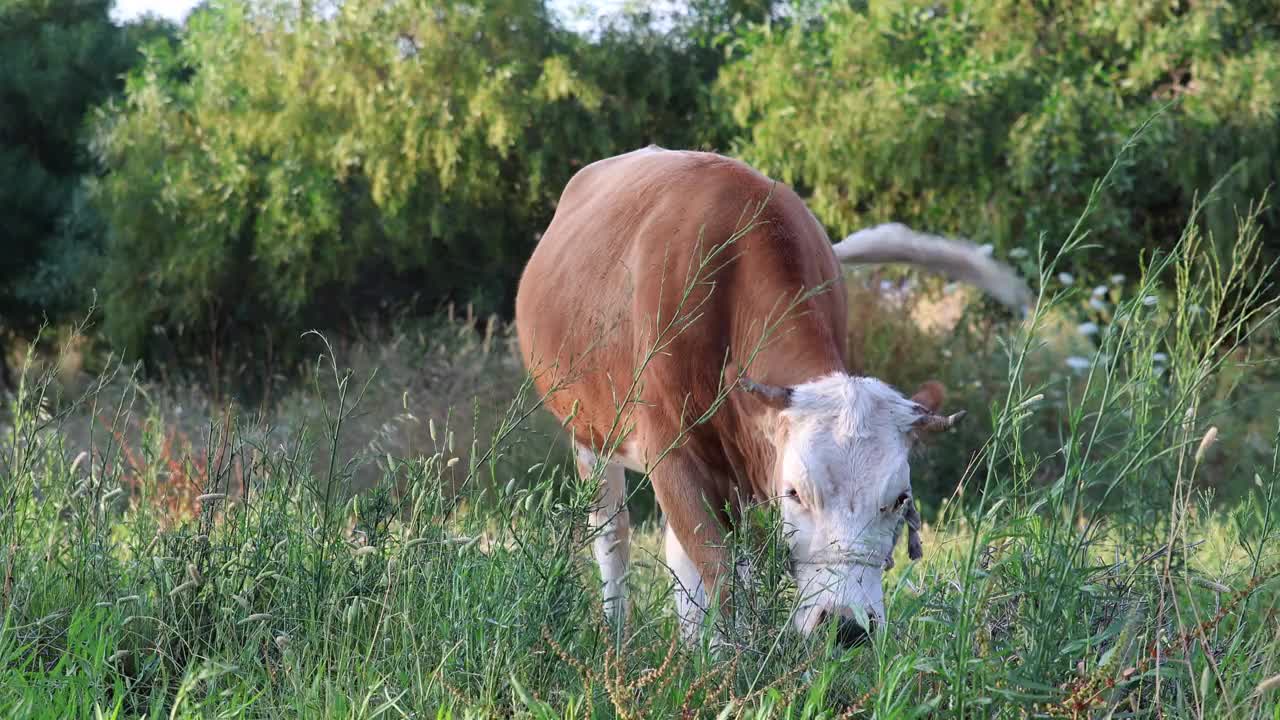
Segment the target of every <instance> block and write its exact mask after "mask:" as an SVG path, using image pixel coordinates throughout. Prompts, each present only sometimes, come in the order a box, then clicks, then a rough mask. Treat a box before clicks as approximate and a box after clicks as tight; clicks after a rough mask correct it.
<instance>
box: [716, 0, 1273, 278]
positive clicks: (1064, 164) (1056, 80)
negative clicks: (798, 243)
mask: <svg viewBox="0 0 1280 720" xmlns="http://www.w3.org/2000/svg"><path fill="white" fill-rule="evenodd" d="M819 7H820V12H816V13H811V14H809V15H806V18H807V20H806V21H805V22H799V23H795V24H793V25H791V26H790V27H788V28H785V29H779V28H776V27H772V26H769V25H763V26H759V27H757V28H756V29H755V30H754V31H753V32H752V33H750V34H748V35H747V36H746V37H744V38H743V39H742V40H741V41H740V46H739V48H738V50H737V58H738V59H737V60H736V61H735V62H733V63H732V64H731V65H729V66H727V67H726V68H725V69H724V71H723V72H722V73H721V75H720V78H719V81H718V88H717V92H718V98H719V101H720V103H721V105H722V107H724V108H725V110H726V112H730V113H731V114H732V116H733V118H734V121H735V122H736V124H737V126H738V127H740V128H742V133H743V135H742V138H741V141H740V143H739V144H738V145H737V152H739V153H740V154H741V155H742V156H743V157H744V158H745V159H747V160H749V161H752V162H754V163H758V164H759V165H760V166H761V167H762V168H763V169H764V170H765V171H766V172H770V173H773V174H775V176H777V177H779V178H780V179H782V180H784V181H786V182H789V183H794V184H796V185H798V186H800V187H801V188H803V189H805V190H807V191H808V193H809V195H810V198H811V201H812V207H813V209H814V211H815V213H816V214H817V216H818V217H819V218H821V219H822V221H823V222H825V223H826V224H827V225H828V227H832V228H836V229H838V231H841V232H840V233H839V234H843V232H847V231H850V230H854V229H857V228H859V227H862V226H865V225H867V224H869V223H873V222H880V221H886V220H899V221H903V222H908V223H913V224H916V225H920V226H923V227H926V228H931V229H935V230H937V231H940V232H946V233H959V234H963V235H967V236H969V237H972V238H974V239H975V240H976V241H977V242H991V243H993V244H994V245H995V246H996V248H997V249H998V250H1001V251H1008V250H1012V249H1015V248H1021V249H1024V250H1032V251H1034V250H1035V248H1036V244H1037V241H1038V240H1039V239H1040V238H1041V237H1042V236H1043V238H1044V240H1045V241H1046V244H1047V248H1048V249H1049V250H1050V251H1051V252H1052V251H1055V250H1056V249H1057V248H1060V247H1061V246H1062V244H1063V242H1064V241H1065V239H1066V238H1067V236H1068V235H1069V233H1070V231H1071V229H1072V226H1073V224H1074V222H1075V219H1076V210H1077V209H1078V208H1079V207H1081V206H1082V204H1083V202H1084V199H1085V198H1086V197H1087V196H1088V195H1089V193H1090V189H1091V187H1092V185H1093V183H1094V182H1095V181H1096V180H1098V179H1099V178H1101V177H1102V175H1103V174H1104V173H1105V172H1106V171H1107V169H1108V166H1109V165H1110V163H1111V160H1112V158H1113V157H1115V156H1116V154H1117V152H1118V150H1119V149H1120V147H1121V146H1122V145H1123V144H1124V142H1125V141H1126V139H1127V138H1128V137H1129V136H1130V134H1131V133H1132V132H1133V131H1134V130H1135V129H1137V128H1138V127H1139V126H1140V125H1142V124H1143V123H1145V122H1146V121H1147V120H1148V119H1149V118H1151V117H1152V116H1153V115H1156V117H1155V119H1154V120H1153V121H1152V123H1151V126H1150V127H1149V128H1148V130H1147V132H1145V133H1144V134H1143V136H1142V137H1141V139H1140V140H1139V145H1138V147H1137V149H1136V150H1135V152H1134V153H1133V154H1132V155H1131V156H1129V157H1128V158H1126V162H1125V164H1124V165H1123V166H1122V167H1121V168H1119V169H1118V170H1117V172H1116V173H1114V175H1113V177H1112V186H1111V188H1109V189H1108V191H1107V192H1106V193H1104V194H1103V195H1102V196H1101V197H1100V199H1099V207H1098V208H1097V210H1096V214H1095V217H1094V218H1093V219H1092V221H1091V226H1092V228H1093V235H1092V237H1091V241H1092V242H1095V243H1097V244H1098V245H1099V246H1100V248H1101V251H1100V252H1097V253H1091V254H1090V255H1089V262H1090V264H1089V265H1088V266H1084V265H1082V266H1080V267H1072V268H1068V267H1064V268H1062V269H1064V270H1067V269H1071V270H1075V271H1077V272H1084V273H1089V274H1095V275H1101V276H1103V277H1105V276H1106V275H1109V274H1110V273H1112V272H1117V271H1119V272H1128V273H1130V275H1131V276H1132V275H1136V270H1137V267H1138V263H1139V258H1140V256H1141V255H1142V254H1143V252H1144V251H1151V250H1154V249H1156V248H1159V247H1167V246H1168V244H1169V243H1170V242H1171V241H1172V240H1173V239H1174V238H1176V237H1177V235H1178V230H1179V228H1180V223H1181V218H1184V217H1186V215H1187V213H1188V212H1189V211H1190V208H1191V205H1192V200H1193V197H1194V196H1195V194H1196V193H1197V192H1201V193H1203V192H1204V191H1205V190H1207V188H1209V187H1210V186H1211V185H1213V184H1214V183H1215V182H1216V181H1217V180H1218V179H1219V178H1220V177H1221V176H1222V175H1224V174H1226V173H1227V172H1228V171H1229V170H1231V169H1232V168H1233V166H1234V165H1235V164H1236V163H1237V162H1239V163H1241V167H1240V168H1238V172H1237V173H1236V174H1234V175H1233V176H1232V178H1231V179H1230V180H1229V181H1228V182H1227V183H1226V184H1224V185H1223V187H1222V188H1221V201H1220V202H1218V203H1214V204H1211V205H1210V206H1209V207H1208V208H1207V209H1206V213H1205V218H1206V219H1207V221H1208V227H1209V228H1210V229H1211V230H1213V231H1214V233H1215V234H1216V235H1217V236H1218V237H1220V238H1227V237H1230V234H1231V231H1232V230H1233V229H1234V222H1235V221H1234V215H1233V212H1234V211H1235V210H1243V209H1244V206H1245V205H1247V204H1248V203H1249V202H1250V201H1252V200H1253V199H1255V198H1256V197H1258V196H1259V195H1260V193H1261V192H1262V191H1263V190H1264V189H1265V188H1266V186H1267V185H1268V184H1269V183H1270V182H1272V180H1274V176H1275V169H1276V168H1277V167H1280V36H1278V35H1277V26H1276V25H1275V22H1274V20H1275V17H1276V16H1275V12H1276V10H1275V5H1274V3H1270V2H1257V3H1218V2H1205V3H1183V2H1175V3H1154V2H1138V3H1134V2H1112V1H1110V0H1096V1H1094V2H1086V3H1070V4H1065V5H1064V4H1061V3H1049V4H1045V3H1025V2H1020V1H1016V0H999V1H997V2H963V1H962V2H950V3H936V2H931V1H929V0H912V1H911V2H905V3H882V2H872V3H822V4H820V6H819ZM1173 100H1176V102H1175V103H1174V104H1173V105H1172V106H1170V107H1168V109H1167V110H1165V112H1163V113H1160V112H1159V111H1160V110H1161V109H1163V108H1165V107H1166V105H1167V104H1168V103H1170V102H1171V101H1173ZM1266 220H1267V223H1266V225H1267V227H1268V228H1269V233H1272V234H1274V232H1275V228H1276V227H1277V222H1276V220H1277V216H1276V214H1275V213H1274V212H1272V213H1271V214H1269V215H1268V216H1267V218H1266ZM833 234H835V233H833ZM1268 242H1269V243H1270V244H1271V248H1272V249H1273V250H1275V249H1280V244H1277V242H1276V241H1275V240H1273V239H1270V237H1269V239H1268ZM1082 260H1083V258H1082V257H1076V258H1073V259H1072V262H1073V263H1077V262H1081V261H1082Z"/></svg>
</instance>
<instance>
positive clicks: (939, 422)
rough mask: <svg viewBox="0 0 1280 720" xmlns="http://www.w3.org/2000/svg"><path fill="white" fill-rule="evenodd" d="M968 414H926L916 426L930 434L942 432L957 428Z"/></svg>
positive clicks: (962, 412) (964, 412) (916, 422)
mask: <svg viewBox="0 0 1280 720" xmlns="http://www.w3.org/2000/svg"><path fill="white" fill-rule="evenodd" d="M967 414H968V413H967V412H966V411H964V410H961V411H959V412H957V413H954V414H951V415H934V414H933V413H925V414H924V415H921V416H920V417H919V418H917V419H916V421H915V426H916V427H917V428H920V429H921V430H928V431H929V432H942V431H944V430H950V429H951V428H953V427H955V426H956V424H957V423H959V422H960V421H961V420H963V419H964V416H965V415H967Z"/></svg>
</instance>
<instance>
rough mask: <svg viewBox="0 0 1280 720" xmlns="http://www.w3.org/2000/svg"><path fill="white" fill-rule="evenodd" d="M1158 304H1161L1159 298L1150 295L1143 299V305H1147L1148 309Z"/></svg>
mask: <svg viewBox="0 0 1280 720" xmlns="http://www.w3.org/2000/svg"><path fill="white" fill-rule="evenodd" d="M1157 302H1159V298H1157V297H1156V296H1155V295H1148V296H1146V297H1144V298H1142V304H1143V305H1146V306H1147V307H1151V306H1152V305H1155V304H1156V303H1157Z"/></svg>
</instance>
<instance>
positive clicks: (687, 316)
mask: <svg viewBox="0 0 1280 720" xmlns="http://www.w3.org/2000/svg"><path fill="white" fill-rule="evenodd" d="M840 261H845V262H877V263H884V262H909V263H914V264H917V265H920V266H923V267H925V268H928V269H931V270H933V271H936V272H941V273H945V274H947V275H949V276H951V277H953V278H956V279H960V280H964V281H968V282H971V283H974V284H976V285H978V286H980V287H982V288H984V289H985V290H987V291H988V292H990V293H991V294H992V295H994V296H995V297H997V298H998V299H1000V300H1002V301H1004V302H1006V303H1008V304H1011V305H1019V304H1020V303H1025V302H1026V301H1027V300H1028V298H1029V294H1028V292H1027V290H1026V288H1025V286H1024V285H1023V284H1022V282H1021V281H1020V280H1019V279H1018V278H1017V277H1016V276H1015V275H1013V274H1012V273H1011V272H1010V271H1009V270H1008V269H1007V268H1005V267H1004V266H1002V265H999V264H998V263H996V262H994V261H992V260H991V259H990V258H988V257H986V256H985V255H984V254H983V253H982V252H981V251H979V250H978V249H977V248H976V247H974V246H972V245H969V244H967V243H960V242H955V241H949V240H944V239H942V238H936V237H931V236H924V235H920V234H918V233H914V232H912V231H911V230H909V229H907V228H906V227H904V226H902V225H898V224H889V225H881V226H877V227H875V228H871V229H869V230H864V231H862V232H859V233H855V234H854V235H852V236H850V237H849V238H847V239H846V240H844V241H843V242H841V243H839V244H837V245H834V246H833V245H832V244H831V242H830V240H829V239H828V237H827V235H826V233H825V232H824V230H823V229H822V226H821V225H820V224H819V223H818V221H817V220H816V219H815V218H814V216H813V215H812V214H811V213H810V211H809V209H808V208H807V207H806V206H805V203H804V202H803V201H802V200H801V199H800V198H799V197H798V196H797V195H796V194H795V193H794V192H793V191H792V190H791V189H790V188H788V187H786V186H784V185H783V184H781V183H775V182H774V181H772V180H770V179H769V178H767V177H765V176H764V175H762V174H761V173H759V172H757V171H756V170H754V169H752V168H751V167H749V166H747V165H745V164H744V163H742V162H739V161H737V160H733V159H730V158H727V157H723V156H720V155H715V154H710V153H702V152H686V151H672V150H665V149H662V148H657V147H655V146H649V147H647V148H644V149H641V150H636V151H634V152H630V153H626V154H624V155H619V156H616V157H612V158H607V159H604V160H600V161H598V162H595V163H593V164H591V165H588V166H587V167H585V168H583V169H582V170H581V171H579V172H578V173H577V174H576V175H575V176H574V177H573V178H572V179H571V180H570V181H569V183H568V185H567V186H566V187H565V189H564V192H563V194H562V195H561V198H560V202H559V205H558V206H557V208H556V212H555V217H554V218H553V219H552V221H551V224H550V226H549V227H548V228H547V230H546V232H545V234H543V236H542V238H541V239H540V240H539V242H538V245H537V247H536V248H535V250H534V252H533V255H532V256H531V257H530V259H529V263H528V265H527V267H526V268H525V270H524V273H523V276H522V277H521V280H520V285H519V290H518V294H517V298H516V325H517V331H518V334H519V342H520V347H521V352H522V355H523V357H524V362H525V365H526V367H527V368H528V369H529V371H530V372H531V374H532V376H533V379H534V384H535V387H536V388H537V390H538V391H539V392H540V393H541V394H543V395H545V405H546V407H548V408H549V409H550V411H551V412H552V413H554V414H555V415H556V416H557V417H558V418H560V420H561V421H562V423H564V424H565V425H566V426H567V427H568V428H569V429H570V431H571V432H572V435H573V440H574V442H575V444H576V447H577V448H578V462H579V469H580V471H581V472H582V473H583V474H584V476H586V475H587V474H589V473H591V472H592V471H593V469H594V468H595V466H596V463H597V462H599V463H603V464H604V465H605V467H604V470H603V481H602V485H601V489H600V497H599V503H598V505H597V507H596V510H595V511H594V512H593V513H592V515H591V524H592V526H593V528H594V529H595V530H598V531H599V535H598V536H597V538H596V539H595V541H594V546H593V551H594V554H595V557H596V559H597V561H598V562H599V564H600V569H601V575H602V579H603V586H604V587H603V591H604V596H605V603H606V611H607V612H608V613H609V614H610V615H611V616H613V617H614V618H615V619H617V618H622V617H624V616H625V613H626V600H625V579H626V572H627V567H628V557H629V550H628V540H629V535H630V525H629V519H628V514H627V509H626V507H625V503H624V494H625V483H624V468H631V469H634V470H637V471H640V472H647V473H648V474H649V477H650V480H651V481H652V484H653V488H654V491H655V493H656V496H657V500H658V503H659V505H660V507H661V509H662V512H663V514H664V516H665V518H666V538H665V556H666V561H667V564H668V566H669V567H670V569H671V570H672V571H673V572H674V574H675V576H676V578H675V579H676V581H677V587H676V590H677V591H676V610H677V614H678V616H679V617H680V620H681V624H682V628H683V630H684V631H685V632H686V634H689V633H693V632H695V631H697V630H698V629H699V627H700V625H701V623H702V621H703V619H704V617H705V612H706V608H707V600H708V589H709V588H716V589H717V590H716V593H717V594H716V595H714V596H713V597H716V598H718V599H720V600H722V601H723V600H724V599H725V596H724V594H723V587H724V585H723V583H721V581H722V580H723V579H725V578H726V577H727V575H726V572H727V570H728V569H727V567H726V558H725V551H724V548H723V537H724V532H725V530H726V528H730V527H732V526H733V523H734V521H735V519H736V516H737V514H738V511H739V510H741V509H742V508H743V506H744V504H745V503H752V502H770V501H776V502H779V503H781V515H782V521H783V523H784V527H785V528H786V530H787V546H788V547H789V549H790V553H791V561H792V563H791V565H792V567H793V568H794V570H793V573H794V576H795V580H796V582H797V585H798V589H799V590H800V597H801V600H800V602H799V604H798V607H797V610H796V612H795V615H794V625H795V627H796V628H797V629H798V630H800V631H801V632H802V633H805V634H809V633H812V632H813V631H814V630H815V629H816V628H817V627H818V626H819V625H821V624H822V623H823V622H825V621H826V620H827V619H828V618H830V619H832V620H836V621H838V622H839V632H838V636H839V637H840V638H841V639H842V641H844V642H851V641H853V640H854V639H856V638H857V637H859V636H861V635H864V634H865V632H866V630H865V628H864V627H863V625H862V623H860V622H855V620H854V618H860V617H861V618H870V619H871V620H873V621H875V620H882V619H883V618H884V601H883V590H882V585H881V581H882V574H883V570H884V568H885V566H886V565H887V564H888V563H891V562H892V560H891V558H892V553H893V548H894V545H895V544H896V539H897V537H898V535H899V532H900V530H901V527H902V525H903V523H904V522H907V521H909V522H908V524H909V525H910V527H911V530H912V535H911V538H910V539H911V540H912V541H913V542H912V545H913V547H912V552H911V555H912V556H913V558H914V557H918V556H919V540H918V537H916V536H915V535H914V530H915V528H916V527H917V526H918V519H917V518H916V517H915V515H914V509H913V508H912V502H911V480H910V475H909V469H908V451H909V450H910V448H911V445H912V443H913V442H914V440H915V438H916V436H917V435H918V433H919V432H920V431H929V430H939V429H945V428H948V427H950V426H951V424H952V423H954V421H955V419H956V418H957V417H958V416H959V415H960V413H957V414H956V415H953V416H950V417H944V416H941V415H938V414H937V413H938V412H939V410H940V405H941V404H942V388H941V386H940V385H939V384H937V383H927V384H926V385H925V386H924V387H922V388H921V389H920V390H919V391H918V392H917V393H915V395H914V396H913V397H906V396H904V395H903V394H901V393H899V392H898V391H897V390H894V389H893V388H891V387H889V386H888V385H886V384H884V383H883V382H881V381H879V380H876V379H874V378H870V377H859V376H857V375H851V374H849V373H848V372H847V369H846V358H845V352H846V349H845V348H846V343H845V334H846V314H847V312H848V308H847V304H846V303H847V296H846V291H845V288H844V284H843V278H842V275H841V272H840ZM784 311H785V316H784V314H783V313H784ZM766 335H768V337H767V338H765V341H764V343H763V346H762V345H761V341H762V337H764V336H766Z"/></svg>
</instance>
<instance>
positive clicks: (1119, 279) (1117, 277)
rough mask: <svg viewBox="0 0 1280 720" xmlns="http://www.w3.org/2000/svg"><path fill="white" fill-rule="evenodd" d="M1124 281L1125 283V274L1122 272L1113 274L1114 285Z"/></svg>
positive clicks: (1112, 281) (1112, 282)
mask: <svg viewBox="0 0 1280 720" xmlns="http://www.w3.org/2000/svg"><path fill="white" fill-rule="evenodd" d="M1123 283H1124V275H1123V274H1122V273H1116V274H1115V275H1112V276H1111V284H1112V285H1121V284H1123Z"/></svg>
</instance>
